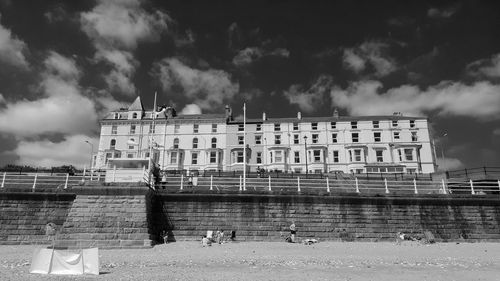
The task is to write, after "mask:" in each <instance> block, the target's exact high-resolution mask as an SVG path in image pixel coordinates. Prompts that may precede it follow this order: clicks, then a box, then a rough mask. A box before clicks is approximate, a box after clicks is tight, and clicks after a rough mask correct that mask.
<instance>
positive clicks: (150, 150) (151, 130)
mask: <svg viewBox="0 0 500 281" xmlns="http://www.w3.org/2000/svg"><path fill="white" fill-rule="evenodd" d="M151 117H152V119H153V122H152V123H151V127H149V157H148V171H149V172H148V175H149V176H148V177H149V186H151V162H152V161H151V156H152V154H153V130H154V129H153V128H154V126H155V117H156V92H155V99H154V103H153V111H152V112H151Z"/></svg>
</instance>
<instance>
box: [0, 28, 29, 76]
mask: <svg viewBox="0 0 500 281" xmlns="http://www.w3.org/2000/svg"><path fill="white" fill-rule="evenodd" d="M26 51H27V47H26V43H24V42H23V41H22V40H19V39H17V38H15V37H14V36H13V35H12V32H11V31H10V30H9V29H6V28H5V27H3V26H2V25H0V61H1V62H4V63H6V64H10V65H13V66H16V67H20V68H23V69H27V68H29V64H28V62H27V61H26V57H25V56H24V53H25V52H26Z"/></svg>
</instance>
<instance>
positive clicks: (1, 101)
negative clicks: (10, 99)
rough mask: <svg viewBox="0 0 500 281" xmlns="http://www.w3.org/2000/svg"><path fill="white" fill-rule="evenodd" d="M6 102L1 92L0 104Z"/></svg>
mask: <svg viewBox="0 0 500 281" xmlns="http://www.w3.org/2000/svg"><path fill="white" fill-rule="evenodd" d="M4 103H6V101H5V98H4V97H3V95H2V94H0V105H2V104H4Z"/></svg>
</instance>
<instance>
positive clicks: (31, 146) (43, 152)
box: [12, 134, 99, 167]
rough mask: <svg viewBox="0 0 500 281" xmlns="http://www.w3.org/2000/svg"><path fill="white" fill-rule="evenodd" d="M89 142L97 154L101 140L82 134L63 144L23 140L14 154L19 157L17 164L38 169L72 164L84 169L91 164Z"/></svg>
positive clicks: (68, 139) (70, 138)
mask: <svg viewBox="0 0 500 281" xmlns="http://www.w3.org/2000/svg"><path fill="white" fill-rule="evenodd" d="M87 140H88V141H89V142H90V143H92V144H94V153H95V152H96V149H97V145H98V143H99V140H98V139H97V138H89V137H88V136H85V135H80V134H78V135H72V136H68V137H66V138H65V139H64V140H63V141H61V142H51V141H49V140H40V141H26V140H22V141H20V142H19V143H18V146H17V148H16V149H14V150H13V151H12V152H13V153H15V154H16V155H17V156H18V157H19V159H18V160H17V161H16V164H22V165H31V166H36V167H53V166H61V165H68V164H71V165H76V166H79V167H82V166H84V165H86V166H88V165H89V163H90V149H91V147H90V146H89V145H88V144H87V143H85V141H87Z"/></svg>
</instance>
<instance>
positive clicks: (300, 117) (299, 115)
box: [297, 111, 302, 120]
mask: <svg viewBox="0 0 500 281" xmlns="http://www.w3.org/2000/svg"><path fill="white" fill-rule="evenodd" d="M297 119H299V120H300V119H302V113H301V112H300V111H299V112H297Z"/></svg>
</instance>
